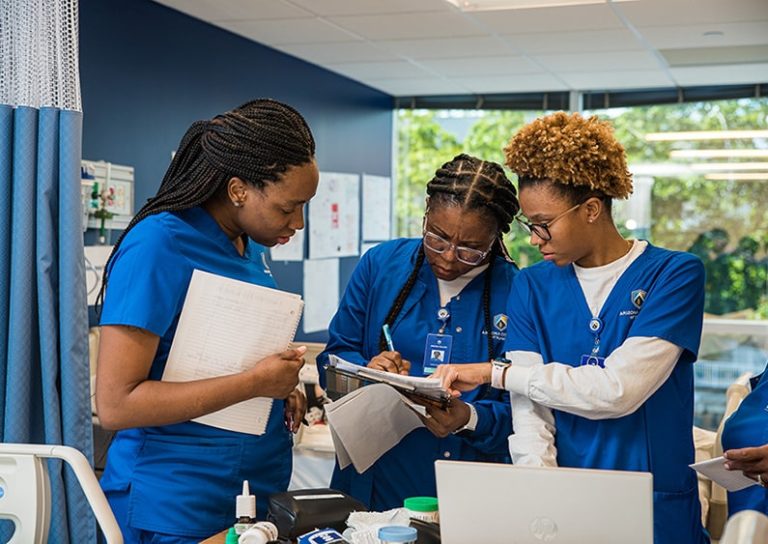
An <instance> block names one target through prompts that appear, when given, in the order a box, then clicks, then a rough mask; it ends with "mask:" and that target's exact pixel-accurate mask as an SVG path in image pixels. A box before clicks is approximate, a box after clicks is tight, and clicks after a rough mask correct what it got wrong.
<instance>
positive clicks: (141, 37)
mask: <svg viewBox="0 0 768 544" xmlns="http://www.w3.org/2000/svg"><path fill="white" fill-rule="evenodd" d="M80 78H81V82H82V96H83V114H84V118H83V158H86V159H92V160H106V161H110V162H114V163H118V164H127V165H132V166H134V167H135V169H136V170H135V176H136V190H135V193H136V194H135V199H134V207H135V209H138V208H139V207H140V206H141V204H142V203H143V202H144V201H145V200H146V199H147V198H149V197H150V196H152V195H154V194H155V191H156V190H157V187H158V186H159V184H160V180H161V179H162V176H163V173H164V172H165V169H166V168H167V166H168V163H169V161H170V158H171V151H173V150H175V149H176V146H177V145H178V141H179V139H180V138H181V136H182V134H183V133H184V131H185V130H186V129H187V127H188V126H189V125H190V124H191V123H192V122H193V121H196V120H198V119H206V118H210V117H212V116H214V115H216V114H217V113H220V112H222V111H225V110H228V109H231V108H233V107H235V106H238V105H240V104H241V103H243V102H246V101H248V100H250V99H253V98H258V97H269V98H275V99H277V100H281V101H284V102H286V103H288V104H291V105H292V106H294V107H295V108H297V109H298V110H299V111H300V112H301V113H302V114H303V115H304V116H305V117H306V119H307V121H308V122H309V124H310V126H311V127H312V131H313V133H314V135H315V139H316V141H317V160H318V164H319V166H320V169H321V170H326V171H334V172H355V173H357V172H359V173H362V172H367V173H369V174H378V175H384V176H390V175H391V165H392V156H391V150H392V108H393V99H392V97H391V96H389V95H386V94H383V93H381V92H379V91H375V90H373V89H371V88H370V87H366V86H364V85H361V84H360V83H357V82H354V81H352V80H350V79H347V78H345V77H342V76H339V75H336V74H334V73H332V72H329V71H327V70H324V69H322V68H319V67H317V66H315V65H312V64H309V63H307V62H304V61H301V60H298V59H296V58H295V57H291V56H289V55H285V54H283V53H280V52H278V51H276V50H274V49H271V48H269V47H266V46H263V45H260V44H256V43H254V42H251V41H249V40H246V39H245V38H241V37H239V36H237V35H234V34H231V33H229V32H227V31H224V30H221V29H218V28H216V27H214V26H211V25H208V24H206V23H203V22H202V21H198V20H197V19H194V18H192V17H188V16H186V15H183V14H181V13H179V12H177V11H174V10H171V9H169V8H166V7H164V6H161V5H159V4H155V3H154V2H150V1H148V0H80ZM113 240H114V237H113ZM356 261H357V259H356V258H351V259H342V262H341V286H342V288H343V286H344V285H346V283H347V281H348V279H349V276H350V274H351V273H352V269H353V268H354V265H355V263H356ZM272 269H273V272H274V274H275V276H276V278H277V280H278V283H279V284H280V287H281V288H283V289H286V290H288V291H293V292H297V293H300V292H301V288H302V278H301V270H302V266H301V263H274V264H273V267H272ZM297 338H298V339H299V340H304V341H325V340H326V339H327V335H326V334H325V333H315V334H311V335H304V334H303V333H302V332H301V327H300V329H299V333H298V334H297Z"/></svg>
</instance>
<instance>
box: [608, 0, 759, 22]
mask: <svg viewBox="0 0 768 544" xmlns="http://www.w3.org/2000/svg"><path fill="white" fill-rule="evenodd" d="M614 8H615V9H616V10H617V11H618V12H619V13H622V14H624V16H625V17H626V18H627V20H628V21H629V22H630V23H631V24H633V25H634V26H636V27H644V26H662V25H667V26H671V25H695V24H699V23H712V24H719V23H733V22H740V21H762V20H766V19H768V2H766V0H640V1H638V2H625V3H621V4H614Z"/></svg>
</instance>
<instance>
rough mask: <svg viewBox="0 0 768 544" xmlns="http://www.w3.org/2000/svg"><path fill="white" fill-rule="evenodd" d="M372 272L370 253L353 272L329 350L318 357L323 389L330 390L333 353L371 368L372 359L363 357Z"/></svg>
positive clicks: (331, 328) (331, 329)
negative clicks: (328, 380) (327, 377)
mask: <svg viewBox="0 0 768 544" xmlns="http://www.w3.org/2000/svg"><path fill="white" fill-rule="evenodd" d="M371 270H372V268H371V259H370V252H368V253H366V254H365V255H363V258H362V259H360V262H359V263H358V265H357V266H356V267H355V270H354V272H352V277H351V278H350V280H349V283H348V284H347V288H346V290H345V291H344V296H343V297H342V299H341V303H340V304H339V309H338V310H337V311H336V315H334V316H333V319H332V320H331V324H330V326H329V327H328V343H327V344H326V346H325V350H324V351H323V352H322V353H320V355H318V356H317V370H318V372H319V374H320V386H321V387H322V388H323V389H325V387H326V380H325V371H324V368H323V367H324V366H325V365H327V364H328V355H329V354H331V353H333V354H334V355H337V356H339V357H341V358H342V359H345V360H347V361H349V362H350V363H355V364H358V365H361V366H365V365H367V364H368V359H367V358H366V357H365V356H364V355H363V344H364V342H365V332H366V321H367V320H366V317H367V314H368V292H369V289H370V284H371Z"/></svg>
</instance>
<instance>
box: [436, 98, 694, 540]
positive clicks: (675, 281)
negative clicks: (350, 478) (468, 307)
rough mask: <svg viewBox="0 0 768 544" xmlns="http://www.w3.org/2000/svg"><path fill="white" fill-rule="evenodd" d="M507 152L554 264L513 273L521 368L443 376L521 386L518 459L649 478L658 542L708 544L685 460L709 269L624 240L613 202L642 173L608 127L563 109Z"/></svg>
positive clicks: (516, 396) (455, 384)
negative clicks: (632, 167)
mask: <svg viewBox="0 0 768 544" xmlns="http://www.w3.org/2000/svg"><path fill="white" fill-rule="evenodd" d="M505 152H506V158H507V165H508V166H509V167H510V169H511V170H512V171H513V172H515V173H516V174H517V175H518V177H519V179H520V183H519V190H520V204H521V209H522V213H523V215H524V216H525V217H526V218H527V219H522V218H520V223H521V224H522V225H523V226H524V227H525V228H526V229H527V230H528V231H529V232H530V235H531V240H530V241H531V244H533V245H535V246H537V247H538V249H539V251H540V252H541V254H542V256H543V257H544V261H545V262H543V263H539V264H537V265H534V266H531V267H530V268H527V269H525V270H523V271H522V272H521V273H520V274H519V275H518V277H517V278H516V279H515V283H514V285H513V288H512V293H511V295H510V299H509V305H508V309H509V317H510V321H509V327H508V329H507V340H506V344H505V350H506V357H507V359H508V360H509V361H511V364H501V363H497V364H494V365H491V364H487V363H481V364H477V365H447V366H443V367H441V368H440V369H439V370H438V372H437V373H436V375H437V376H439V377H441V378H443V383H444V385H446V386H450V387H452V388H453V389H454V390H455V391H456V392H457V393H458V391H464V390H466V389H473V388H475V387H477V385H478V384H483V383H491V384H492V385H493V387H494V388H499V389H500V390H506V391H509V392H510V394H511V402H512V411H513V413H514V418H515V419H514V422H513V427H514V432H515V434H513V435H512V436H510V440H509V446H510V453H511V455H512V459H513V462H515V463H516V464H529V465H543V466H555V465H559V466H563V467H576V468H596V469H614V470H631V471H644V472H651V473H652V474H653V501H654V512H653V514H654V516H653V523H654V535H655V537H654V542H655V543H656V544H693V543H697V544H698V543H701V542H706V541H707V540H708V539H707V537H706V535H705V532H704V530H703V529H702V526H701V515H700V505H699V499H698V489H697V482H696V475H695V473H694V472H693V471H692V470H691V469H690V468H689V467H688V464H689V463H692V462H693V461H694V448H693V439H692V432H691V429H692V426H693V363H694V362H695V361H696V357H697V352H698V349H699V341H700V337H701V328H702V316H703V306H704V269H703V265H702V263H701V262H700V261H699V260H698V259H697V258H695V257H694V256H692V255H690V254H688V253H682V252H677V251H670V250H666V249H661V248H658V247H655V246H653V245H651V244H650V243H648V242H647V241H643V240H627V239H625V238H623V237H622V236H621V234H620V233H619V231H618V230H617V228H616V226H615V225H614V222H613V219H612V217H611V201H612V199H613V198H627V197H628V196H629V195H630V193H631V192H632V179H631V175H630V174H629V172H628V171H627V165H626V159H625V155H624V149H623V147H622V146H621V144H619V143H618V142H617V141H616V139H615V137H614V136H613V133H612V129H611V127H610V125H609V124H608V123H606V122H603V121H600V120H598V119H597V117H592V118H589V119H585V118H583V117H581V116H580V115H579V114H572V115H569V114H566V113H563V112H559V113H555V114H552V115H549V116H546V117H543V118H541V119H537V120H536V121H533V122H532V123H530V124H529V125H527V126H525V127H523V129H521V130H520V132H519V133H518V134H517V135H515V136H514V137H513V138H512V140H511V142H510V143H509V145H508V146H507V147H506V148H505ZM555 433H556V434H555ZM595 508H600V505H595Z"/></svg>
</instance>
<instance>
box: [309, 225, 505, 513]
mask: <svg viewBox="0 0 768 544" xmlns="http://www.w3.org/2000/svg"><path fill="white" fill-rule="evenodd" d="M420 245H421V239H401V240H392V241H390V242H386V243H382V244H380V245H378V246H376V247H374V248H373V249H371V250H370V251H368V252H367V253H366V254H365V255H364V256H363V258H362V259H361V260H360V263H359V264H358V265H357V268H355V271H354V273H353V275H352V278H351V279H350V282H349V284H348V285H347V289H346V292H345V293H344V297H343V298H342V300H341V304H340V306H339V310H338V312H337V313H336V315H335V316H334V318H333V321H331V325H330V328H329V330H328V333H329V337H330V338H329V341H328V345H327V347H326V350H325V351H324V352H323V353H321V354H320V355H319V356H318V367H319V369H320V375H321V377H323V380H324V372H323V365H325V364H327V362H328V354H329V353H333V354H336V355H338V356H339V357H342V358H344V359H346V360H348V361H350V362H353V363H357V364H360V365H365V364H367V363H368V361H369V360H370V359H371V358H373V357H375V356H376V355H378V354H379V353H380V352H381V350H380V349H379V337H380V334H381V326H382V325H383V324H384V320H385V318H386V316H387V314H388V313H389V310H390V308H391V307H392V304H393V303H394V301H395V298H397V295H398V294H399V292H400V289H401V287H402V286H403V284H404V283H405V281H406V279H407V278H408V276H409V275H410V273H411V271H412V270H413V267H414V265H415V261H416V255H417V251H418V249H419V246H420ZM487 273H489V272H488V271H487V270H486V271H485V272H483V273H482V274H480V275H479V276H478V277H476V278H474V279H473V280H472V281H471V282H470V283H469V284H468V285H467V286H466V287H465V288H464V289H463V290H462V291H461V293H460V294H459V295H457V296H456V297H454V298H453V299H452V300H451V301H450V302H449V303H448V305H447V308H448V309H449V311H450V319H449V320H448V322H447V326H446V329H445V334H451V335H453V349H452V353H451V360H450V362H451V363H463V362H464V363H466V362H479V361H488V360H490V358H491V357H496V356H498V355H500V354H501V353H502V346H503V343H504V339H505V338H506V327H507V316H506V315H505V314H506V311H505V306H506V300H507V296H508V294H509V289H510V286H511V284H512V278H513V277H514V276H515V274H516V273H517V267H516V266H515V265H514V264H512V263H509V262H507V261H505V260H504V259H503V258H501V257H497V258H495V261H494V263H493V266H492V267H491V268H490V274H491V275H492V276H491V297H490V308H491V319H492V323H494V325H493V326H492V331H491V334H492V338H493V353H492V354H491V355H490V356H489V354H488V341H487V331H486V330H485V327H484V314H483V300H482V294H483V287H484V283H485V278H486V274H487ZM439 308H440V295H439V290H438V284H437V279H436V278H435V276H434V274H433V273H432V269H431V268H430V266H429V264H428V263H427V262H426V259H425V260H424V263H423V264H422V266H421V268H420V270H419V273H418V277H417V280H416V283H415V284H414V286H413V289H412V290H411V292H410V294H409V295H408V298H407V299H406V301H405V304H404V305H403V308H402V311H401V312H400V315H399V316H398V317H397V319H396V320H395V322H394V324H393V326H392V327H391V331H392V340H393V343H394V346H395V349H397V350H398V351H399V352H400V353H401V354H402V356H403V358H405V359H407V360H409V361H410V362H411V375H414V376H423V375H424V366H423V357H424V348H425V341H426V337H427V334H429V333H436V332H438V329H439V328H440V325H441V323H440V321H439V320H438V319H437V310H438V309H439ZM446 362H447V361H446ZM322 385H323V386H325V383H324V381H323V383H322ZM462 400H465V401H467V402H472V403H473V404H474V406H475V408H476V409H477V413H478V426H477V428H476V430H475V432H472V433H466V436H464V433H462V436H457V435H451V436H448V437H446V438H443V439H440V438H437V437H436V436H434V435H433V434H432V433H431V432H430V431H429V430H427V429H426V428H420V429H416V430H414V431H413V432H411V433H410V434H408V435H407V436H406V437H405V438H403V440H402V441H401V442H400V443H399V444H398V445H397V446H395V447H394V448H392V449H391V450H390V451H388V452H387V453H386V454H384V456H382V457H381V458H380V459H379V460H378V461H377V462H376V463H375V464H374V465H373V466H372V467H371V468H369V469H368V470H367V471H365V472H364V473H363V474H358V473H357V471H356V470H355V469H354V467H353V466H349V467H347V468H346V469H344V470H339V468H338V465H337V466H336V470H335V471H334V475H333V479H332V481H331V487H333V488H335V489H338V490H340V491H344V492H346V493H349V494H350V495H352V496H353V497H355V498H357V499H358V500H360V501H362V502H363V503H365V504H366V505H368V507H369V508H371V509H372V510H377V511H380V510H387V509H389V508H394V507H399V506H402V505H403V500H404V499H405V498H406V497H411V496H423V495H427V496H435V494H436V493H437V490H436V484H435V469H434V461H435V460H437V459H452V460H467V461H469V460H486V461H495V462H505V461H508V460H509V453H508V447H507V437H508V436H509V435H510V434H511V433H512V424H511V414H510V406H509V397H508V395H507V394H506V393H505V392H500V391H497V390H495V389H491V388H490V387H487V386H486V387H481V388H478V389H476V390H474V391H472V392H469V393H464V394H463V395H462Z"/></svg>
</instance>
